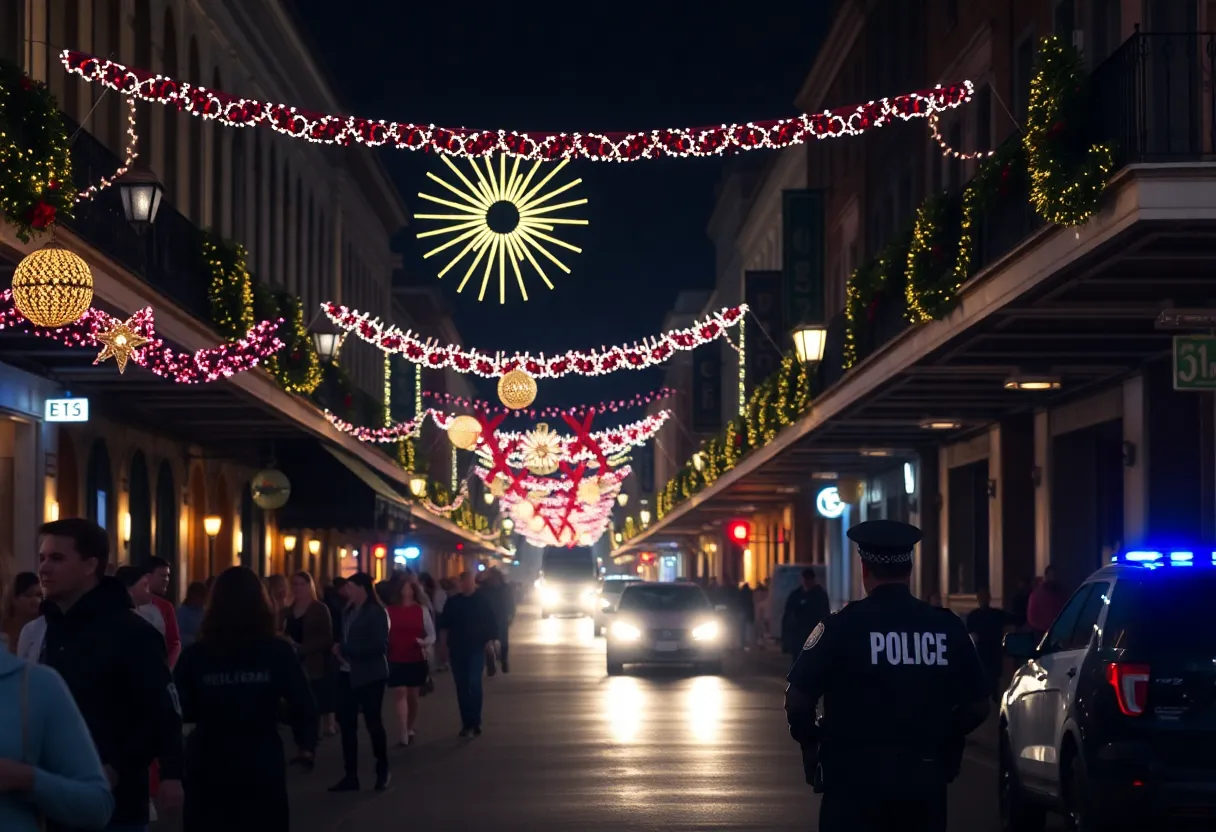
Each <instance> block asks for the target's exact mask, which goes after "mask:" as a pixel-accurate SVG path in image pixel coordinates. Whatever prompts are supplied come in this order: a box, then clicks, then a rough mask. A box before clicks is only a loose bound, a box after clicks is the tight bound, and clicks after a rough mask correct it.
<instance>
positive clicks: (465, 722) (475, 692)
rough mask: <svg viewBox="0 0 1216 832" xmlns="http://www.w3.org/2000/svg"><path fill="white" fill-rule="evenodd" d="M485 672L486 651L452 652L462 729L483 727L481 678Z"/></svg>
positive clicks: (453, 672)
mask: <svg viewBox="0 0 1216 832" xmlns="http://www.w3.org/2000/svg"><path fill="white" fill-rule="evenodd" d="M485 672H486V653H485V650H482V649H478V650H461V651H455V650H453V651H452V681H454V682H455V683H456V702H457V704H458V705H459V706H460V725H461V727H462V728H466V729H467V728H480V727H481V677H482V676H483V675H485Z"/></svg>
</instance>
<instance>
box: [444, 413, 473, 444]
mask: <svg viewBox="0 0 1216 832" xmlns="http://www.w3.org/2000/svg"><path fill="white" fill-rule="evenodd" d="M479 438H481V422H479V421H477V419H475V418H474V417H472V416H457V417H456V418H455V419H453V420H452V422H451V424H449V425H448V441H450V442H451V443H452V444H453V445H455V446H456V447H457V448H460V450H462V451H471V450H473V449H474V448H476V447H477V440H478V439H479Z"/></svg>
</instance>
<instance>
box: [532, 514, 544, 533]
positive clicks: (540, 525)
mask: <svg viewBox="0 0 1216 832" xmlns="http://www.w3.org/2000/svg"><path fill="white" fill-rule="evenodd" d="M528 528H529V529H530V530H531V531H534V532H539V531H541V530H542V529H544V528H545V518H543V517H541V516H540V515H539V514H534V515H532V519H531V520H529V521H528Z"/></svg>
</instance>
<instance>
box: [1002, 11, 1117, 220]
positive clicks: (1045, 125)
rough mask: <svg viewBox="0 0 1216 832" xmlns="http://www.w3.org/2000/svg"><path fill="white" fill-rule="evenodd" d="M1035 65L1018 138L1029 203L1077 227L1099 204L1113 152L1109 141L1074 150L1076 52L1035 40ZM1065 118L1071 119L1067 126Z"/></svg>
mask: <svg viewBox="0 0 1216 832" xmlns="http://www.w3.org/2000/svg"><path fill="white" fill-rule="evenodd" d="M1037 63H1038V68H1037V71H1036V72H1035V75H1034V78H1033V79H1032V80H1031V82H1030V106H1029V110H1028V113H1027V117H1026V135H1025V137H1024V138H1023V139H1022V142H1023V145H1024V146H1025V148H1026V157H1027V164H1028V167H1029V170H1030V202H1031V204H1032V205H1034V209H1035V211H1036V212H1037V213H1038V215H1039V216H1040V217H1042V218H1043V219H1044V220H1046V221H1047V222H1049V223H1052V224H1053V225H1063V226H1068V227H1071V226H1076V225H1081V224H1082V223H1084V222H1086V221H1087V220H1088V219H1089V218H1090V217H1091V216H1093V215H1094V213H1095V212H1096V211H1097V210H1098V206H1099V205H1100V204H1101V200H1102V192H1103V191H1104V190H1106V181H1107V179H1108V178H1109V177H1110V174H1111V171H1112V170H1114V167H1115V153H1114V148H1113V147H1112V145H1111V144H1110V143H1102V144H1093V145H1090V146H1089V147H1087V148H1084V149H1081V148H1080V147H1079V144H1080V143H1079V142H1078V139H1079V137H1080V129H1081V114H1082V113H1083V112H1084V109H1083V105H1084V101H1083V96H1084V95H1085V72H1084V70H1083V69H1082V66H1081V54H1080V52H1078V51H1077V49H1076V48H1075V47H1074V46H1072V44H1069V43H1065V42H1064V41H1062V40H1060V39H1059V38H1058V37H1056V36H1055V35H1048V36H1047V37H1045V38H1043V39H1042V40H1041V41H1040V42H1039V54H1038V61H1037ZM1068 117H1072V118H1074V119H1076V120H1075V121H1073V122H1069V121H1068V120H1067V119H1068Z"/></svg>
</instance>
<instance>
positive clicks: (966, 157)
mask: <svg viewBox="0 0 1216 832" xmlns="http://www.w3.org/2000/svg"><path fill="white" fill-rule="evenodd" d="M940 121H941V114H940V113H933V114H931V115H930V116H929V133H930V135H932V136H933V141H935V142H937V146H938V147H940V148H941V149H942V155H943V156H945V157H947V158H949V159H958V160H959V161H960V162H968V161H971V160H972V159H987V158H988V157H989V156H991V155H992V154H993V153H996V151H995V150H975V151H971V152H966V151H962V150H958V149H957V148H953V147H951V146H950V145H949V143H947V142H946V137H945V136H943V135H942V134H941V131H940V130H939V129H938V123H939V122H940Z"/></svg>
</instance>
